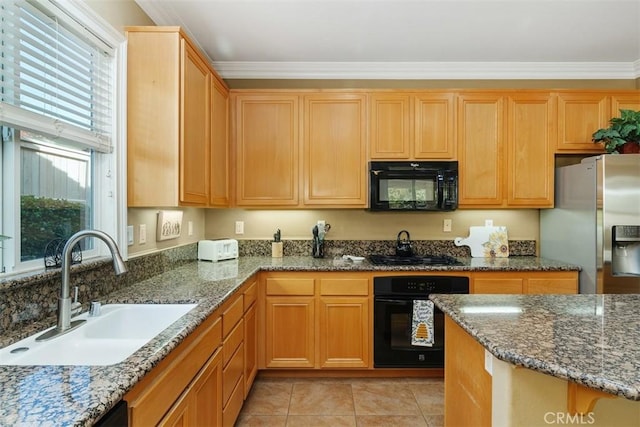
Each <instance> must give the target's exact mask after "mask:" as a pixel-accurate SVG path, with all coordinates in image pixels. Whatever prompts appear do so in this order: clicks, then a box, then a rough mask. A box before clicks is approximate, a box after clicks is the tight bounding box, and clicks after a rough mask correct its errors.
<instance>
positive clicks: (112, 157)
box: [0, 0, 126, 273]
mask: <svg viewBox="0 0 640 427" xmlns="http://www.w3.org/2000/svg"><path fill="white" fill-rule="evenodd" d="M123 43H124V39H123V37H122V35H121V34H119V33H117V32H116V31H115V30H114V29H113V28H111V27H109V26H108V25H106V24H105V23H104V22H103V21H102V20H101V18H99V17H97V16H96V15H95V13H94V12H92V11H91V10H90V9H89V8H88V7H87V6H86V5H85V4H84V3H83V2H80V1H75V0H74V1H68V2H64V3H60V4H59V3H58V2H55V1H52V0H14V1H4V2H0V126H1V130H2V135H1V136H2V150H0V156H1V159H0V160H1V162H0V168H1V172H2V173H1V174H0V180H1V181H2V187H1V188H2V209H1V212H0V214H1V216H2V221H1V224H2V228H1V229H0V235H4V236H9V237H10V239H5V240H3V241H2V242H0V245H1V246H0V251H1V252H0V255H1V260H2V272H4V273H13V272H20V271H25V270H29V269H38V268H42V267H44V262H43V257H44V254H45V249H46V248H47V244H48V243H49V242H51V241H53V240H54V239H67V238H68V237H69V236H71V235H72V234H73V233H75V232H77V231H79V230H82V229H86V228H97V229H101V230H103V231H105V232H107V233H109V234H110V235H112V236H113V237H114V238H115V239H116V241H117V242H123V241H124V240H123V237H124V226H123V224H124V221H125V218H126V208H125V202H124V194H125V192H124V190H123V186H124V184H123V183H124V180H123V179H121V178H119V177H122V175H123V172H122V171H123V167H124V154H123V149H122V147H121V145H122V142H121V141H122V140H123V139H124V138H123V136H122V134H123V131H122V129H123V127H122V124H121V120H119V117H120V115H121V114H122V110H123V109H122V108H120V106H119V104H118V100H124V99H125V98H124V96H123V94H122V93H120V92H122V89H121V88H122V87H123V85H119V84H118V78H117V77H118V76H119V75H122V76H123V75H124V72H123V71H122V70H123V67H124V61H122V60H119V58H120V55H121V51H122V49H121V46H122V45H123ZM81 244H82V245H83V247H82V249H83V258H85V259H86V258H88V257H91V256H94V255H100V254H101V252H102V251H104V248H102V247H101V245H96V246H98V247H97V248H93V246H92V239H90V240H86V239H85V240H83V241H82V242H81ZM119 246H120V247H121V248H122V245H119ZM125 254H126V253H125Z"/></svg>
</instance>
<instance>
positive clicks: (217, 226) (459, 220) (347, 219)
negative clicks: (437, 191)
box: [205, 209, 539, 241]
mask: <svg viewBox="0 0 640 427" xmlns="http://www.w3.org/2000/svg"><path fill="white" fill-rule="evenodd" d="M444 219H451V220H452V222H453V224H452V231H451V232H450V233H445V232H443V231H442V222H443V220H444ZM485 219H491V220H493V224H494V225H504V226H506V227H507V230H508V232H509V238H510V239H516V240H536V241H537V240H538V238H539V226H538V219H539V211H538V210H537V209H518V210H515V209H514V210H508V209H505V210H460V209H459V210H456V211H454V212H408V213H398V212H369V211H366V210H363V209H343V210H338V209H322V210H320V209H318V210H282V211H279V210H274V211H268V210H246V209H219V210H214V209H210V210H207V212H206V214H205V224H206V227H205V237H206V238H207V239H214V238H221V237H230V238H234V239H272V238H273V233H275V231H276V230H277V229H278V228H279V229H280V230H281V231H282V238H283V239H284V240H289V239H311V229H312V228H313V226H314V225H315V224H316V222H317V221H318V220H325V221H326V222H328V223H330V224H331V231H329V234H328V235H327V239H331V240H336V239H339V240H343V239H344V240H351V239H355V240H394V239H395V238H396V236H397V234H398V232H399V231H400V230H403V229H406V230H408V231H409V233H411V238H412V239H415V240H453V239H454V238H455V237H467V236H468V235H469V227H470V226H472V225H484V220H485ZM236 221H244V234H242V235H237V234H235V222H236Z"/></svg>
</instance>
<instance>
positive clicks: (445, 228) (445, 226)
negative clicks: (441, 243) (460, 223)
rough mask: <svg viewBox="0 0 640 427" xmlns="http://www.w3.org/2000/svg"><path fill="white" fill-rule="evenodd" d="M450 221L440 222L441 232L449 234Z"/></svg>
mask: <svg viewBox="0 0 640 427" xmlns="http://www.w3.org/2000/svg"><path fill="white" fill-rule="evenodd" d="M451 226H452V221H451V220H450V219H445V220H444V221H442V231H444V232H451Z"/></svg>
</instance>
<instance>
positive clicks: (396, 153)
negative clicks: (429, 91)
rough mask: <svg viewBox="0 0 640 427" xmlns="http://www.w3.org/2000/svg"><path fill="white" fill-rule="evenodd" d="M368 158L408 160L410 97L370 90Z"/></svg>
mask: <svg viewBox="0 0 640 427" xmlns="http://www.w3.org/2000/svg"><path fill="white" fill-rule="evenodd" d="M369 108H370V116H369V117H370V125H369V132H370V133H371V135H370V141H371V143H370V147H369V150H370V152H369V157H370V158H372V159H409V157H410V156H411V153H410V149H409V147H410V144H411V126H412V120H411V96H410V95H408V94H393V93H374V94H371V95H370V97H369Z"/></svg>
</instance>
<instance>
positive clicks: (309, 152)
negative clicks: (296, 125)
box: [303, 93, 367, 207]
mask: <svg viewBox="0 0 640 427" xmlns="http://www.w3.org/2000/svg"><path fill="white" fill-rule="evenodd" d="M366 111H367V106H366V95H361V94H343V93H332V94H326V93H321V94H312V95H305V96H304V129H303V135H304V136H303V159H304V160H303V175H304V181H303V182H304V204H305V206H332V205H335V206H345V205H346V206H352V207H365V206H366V204H367V195H366V189H367V185H366V178H367V166H366V164H367V162H366V161H367V158H366V135H367V132H366V127H365V126H366V123H367V121H366V120H367V117H366Z"/></svg>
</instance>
